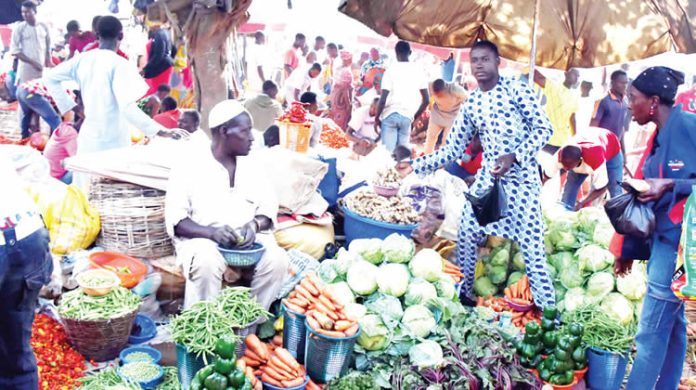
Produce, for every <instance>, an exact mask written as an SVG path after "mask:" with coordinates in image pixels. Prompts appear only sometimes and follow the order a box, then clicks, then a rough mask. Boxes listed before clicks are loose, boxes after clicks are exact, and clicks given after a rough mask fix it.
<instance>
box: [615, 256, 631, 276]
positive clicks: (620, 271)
mask: <svg viewBox="0 0 696 390" xmlns="http://www.w3.org/2000/svg"><path fill="white" fill-rule="evenodd" d="M632 267H633V260H627V259H622V258H617V259H616V260H614V274H615V275H616V276H623V275H628V273H629V272H631V268H632Z"/></svg>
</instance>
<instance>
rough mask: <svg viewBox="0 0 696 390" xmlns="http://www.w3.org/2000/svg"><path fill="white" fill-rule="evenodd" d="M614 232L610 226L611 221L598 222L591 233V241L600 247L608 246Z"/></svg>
mask: <svg viewBox="0 0 696 390" xmlns="http://www.w3.org/2000/svg"><path fill="white" fill-rule="evenodd" d="M614 233H615V231H614V227H613V226H611V223H604V222H602V223H598V224H597V226H595V229H594V232H593V233H592V241H593V242H594V243H595V244H597V245H599V246H601V247H602V248H609V244H610V243H611V238H612V237H614Z"/></svg>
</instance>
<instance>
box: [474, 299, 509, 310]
mask: <svg viewBox="0 0 696 390" xmlns="http://www.w3.org/2000/svg"><path fill="white" fill-rule="evenodd" d="M476 306H483V307H489V308H491V309H492V310H493V311H494V312H496V313H502V312H504V311H510V308H509V307H508V304H507V303H506V302H505V298H501V297H494V296H492V295H489V296H488V297H486V298H484V297H478V300H477V301H476Z"/></svg>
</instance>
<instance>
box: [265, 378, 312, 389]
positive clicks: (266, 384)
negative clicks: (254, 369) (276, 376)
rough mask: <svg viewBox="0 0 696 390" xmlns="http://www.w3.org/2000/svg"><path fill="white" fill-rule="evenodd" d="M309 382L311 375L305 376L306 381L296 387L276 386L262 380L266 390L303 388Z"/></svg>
mask: <svg viewBox="0 0 696 390" xmlns="http://www.w3.org/2000/svg"><path fill="white" fill-rule="evenodd" d="M307 383H309V376H306V377H305V381H304V382H302V384H301V385H299V386H296V387H275V386H273V385H270V384H268V383H266V382H264V381H261V384H263V388H264V390H302V389H304V388H305V386H307Z"/></svg>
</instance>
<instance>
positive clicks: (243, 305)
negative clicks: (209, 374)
mask: <svg viewBox="0 0 696 390" xmlns="http://www.w3.org/2000/svg"><path fill="white" fill-rule="evenodd" d="M249 291H250V290H249V289H248V288H245V287H228V288H226V289H224V290H222V292H221V293H220V295H218V297H217V298H216V299H215V300H214V301H201V302H198V303H195V304H193V305H192V306H191V307H189V308H188V309H186V310H184V311H182V312H181V314H179V315H178V316H175V317H172V319H171V321H170V322H169V328H170V330H171V333H172V338H173V339H174V342H176V343H179V344H181V345H183V346H185V347H186V348H187V349H188V351H189V352H191V353H195V354H196V355H197V356H202V357H203V359H204V360H206V361H207V355H208V354H212V353H213V351H214V350H215V343H216V342H217V340H218V339H220V338H221V337H223V336H226V335H229V333H230V332H231V330H232V329H239V328H243V327H245V326H247V325H249V324H250V323H252V322H254V321H256V320H258V319H259V318H268V315H269V313H268V312H266V311H265V310H264V309H263V307H261V305H259V304H258V302H257V301H256V299H254V298H253V297H252V296H251V295H250V292H249Z"/></svg>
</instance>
